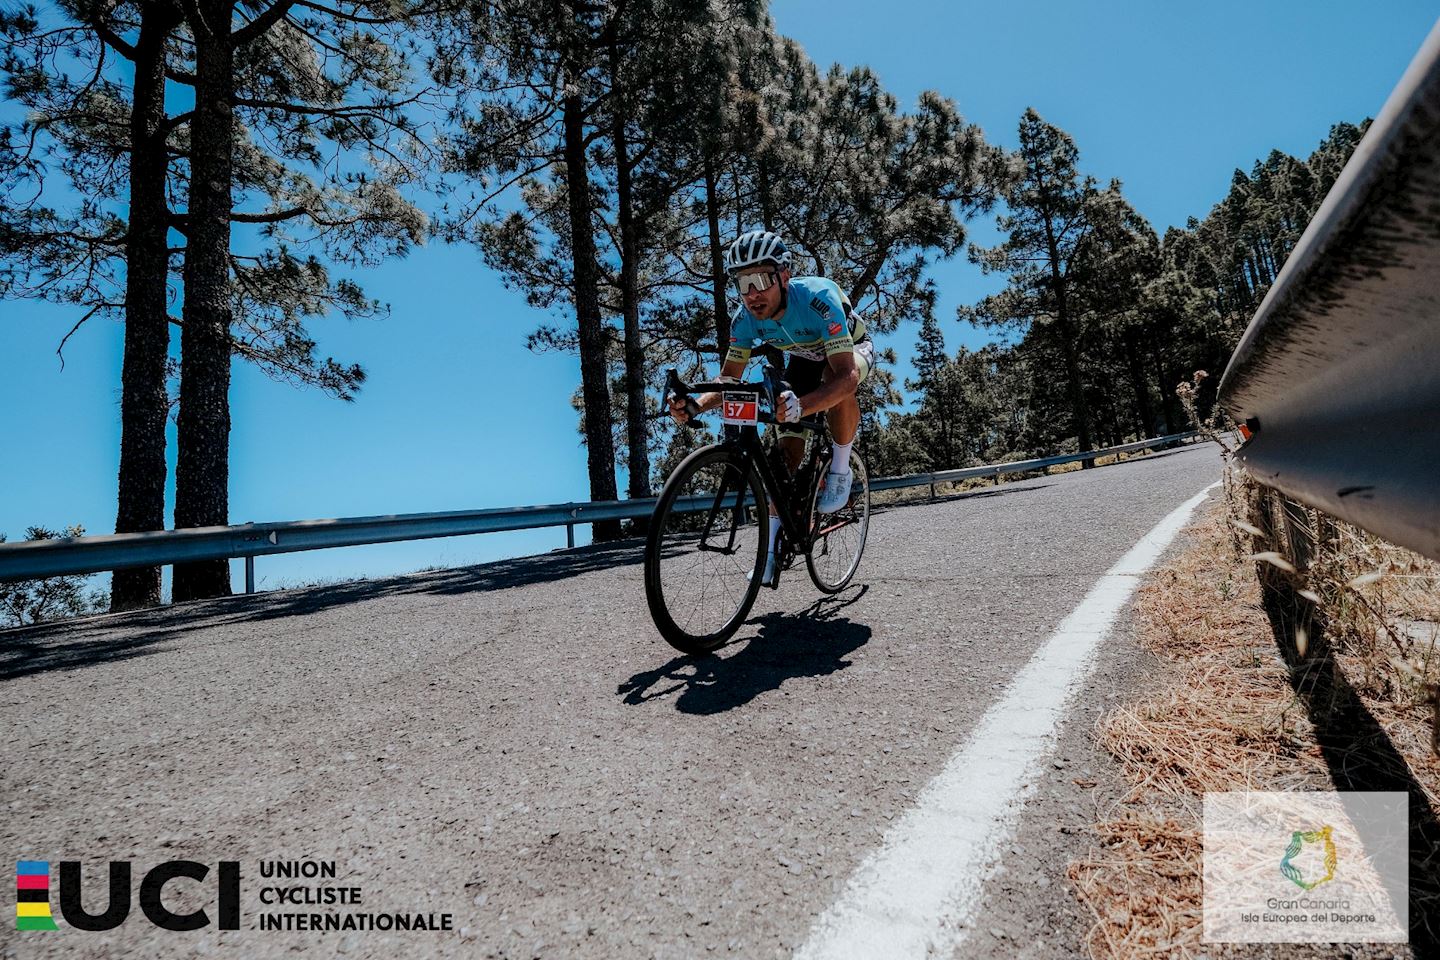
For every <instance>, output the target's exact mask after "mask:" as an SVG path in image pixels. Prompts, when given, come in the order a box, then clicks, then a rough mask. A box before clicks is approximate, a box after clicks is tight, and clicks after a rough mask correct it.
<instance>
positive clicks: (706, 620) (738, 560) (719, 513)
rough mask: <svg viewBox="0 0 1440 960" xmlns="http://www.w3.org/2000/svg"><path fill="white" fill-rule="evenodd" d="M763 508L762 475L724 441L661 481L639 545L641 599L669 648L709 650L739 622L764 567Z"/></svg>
mask: <svg viewBox="0 0 1440 960" xmlns="http://www.w3.org/2000/svg"><path fill="white" fill-rule="evenodd" d="M766 513H767V510H766V500H765V492H764V488H763V487H762V486H761V484H760V478H759V477H758V476H757V475H756V473H755V471H754V469H753V468H750V466H749V464H748V461H747V460H746V458H745V457H744V456H742V455H741V454H740V453H739V451H736V450H733V449H731V448H728V447H724V446H718V445H716V446H709V447H704V448H702V449H700V450H696V451H695V452H694V453H692V454H690V456H688V457H686V458H685V460H684V461H683V462H682V463H681V464H680V466H678V467H676V468H675V472H674V473H672V474H671V475H670V479H669V480H667V481H666V482H665V489H664V490H663V491H662V492H661V494H660V500H659V502H658V503H657V504H656V505H655V513H654V514H653V515H652V518H651V522H650V535H649V538H648V539H647V541H646V544H645V599H646V602H647V603H648V604H649V606H650V616H651V617H652V618H653V619H654V621H655V626H656V627H657V628H658V629H659V630H660V635H661V636H663V637H664V638H665V641H666V642H667V643H669V644H670V645H671V646H672V647H674V648H675V649H677V650H680V651H682V652H684V653H704V652H706V651H708V650H713V649H715V648H716V647H718V646H720V645H721V644H722V643H724V642H725V641H726V640H728V639H730V637H732V636H733V635H734V634H735V631H736V630H738V629H739V628H740V624H742V623H744V622H745V617H746V615H747V614H748V613H749V612H750V608H751V607H752V606H753V605H754V604H755V594H756V593H757V592H758V591H759V589H760V575H761V572H762V571H763V570H764V564H765V547H766V542H765V540H766V535H767V532H768V527H769V524H768V522H767V519H766Z"/></svg>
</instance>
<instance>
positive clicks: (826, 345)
mask: <svg viewBox="0 0 1440 960" xmlns="http://www.w3.org/2000/svg"><path fill="white" fill-rule="evenodd" d="M785 298H786V299H785V313H784V315H783V316H781V317H780V319H778V320H759V319H757V318H756V317H755V315H754V314H752V313H751V312H750V311H749V310H748V309H746V308H745V305H744V304H743V303H742V304H741V305H740V306H739V307H737V308H736V310H735V313H734V314H733V315H732V316H731V317H730V349H729V351H728V352H727V353H726V354H725V360H726V361H727V362H729V361H734V362H736V363H746V362H748V361H749V360H750V351H751V350H754V349H755V348H757V347H759V346H761V345H762V344H769V345H770V346H772V347H777V348H779V349H781V350H788V351H790V352H791V353H793V354H795V355H796V356H797V357H804V358H805V359H807V360H824V359H825V358H826V357H830V356H833V355H835V354H837V353H852V352H854V350H855V342H856V341H857V340H862V339H864V337H865V321H864V320H861V319H860V317H859V315H858V314H855V315H852V314H851V312H850V300H849V298H848V297H846V296H845V293H844V292H843V291H842V290H841V289H840V287H839V286H838V285H837V284H836V283H835V281H834V280H827V279H826V278H825V277H792V278H791V279H790V285H789V287H787V288H786V292H785ZM847 315H849V319H847ZM852 322H853V323H854V324H855V328H854V330H853V331H852V330H851V328H850V324H851V323H852Z"/></svg>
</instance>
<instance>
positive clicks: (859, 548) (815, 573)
mask: <svg viewBox="0 0 1440 960" xmlns="http://www.w3.org/2000/svg"><path fill="white" fill-rule="evenodd" d="M828 468H829V461H828V460H826V461H824V462H822V463H821V464H820V465H819V466H818V467H817V468H816V470H815V481H814V483H813V484H811V487H810V503H809V509H808V510H807V511H806V515H807V517H808V519H809V522H810V529H811V530H812V531H814V530H815V529H816V524H817V523H820V522H825V521H829V522H834V521H833V518H841V522H840V525H839V526H836V527H835V528H834V529H833V531H832V532H831V533H824V534H819V535H813V536H812V539H811V542H810V549H809V550H807V551H806V552H805V566H806V568H807V569H808V570H809V571H810V580H811V582H813V583H814V584H815V587H816V589H818V590H819V591H820V592H821V593H839V592H840V591H841V590H844V589H845V588H846V587H847V586H849V585H850V581H851V580H853V579H854V578H855V572H856V571H857V570H859V569H860V558H861V556H863V555H864V553H865V540H866V537H867V536H868V535H869V533H870V482H869V474H868V473H867V472H866V470H865V461H863V460H861V459H860V454H858V453H856V452H855V451H854V450H851V451H850V472H851V473H852V474H853V475H854V478H855V479H854V480H853V481H852V486H851V493H850V500H849V502H848V503H847V504H846V505H845V506H844V507H842V508H841V509H840V510H839V511H836V512H835V513H833V514H825V515H823V518H822V516H818V515H817V514H816V511H815V505H816V504H817V503H818V502H819V497H820V481H821V479H822V478H823V477H824V476H825V473H826V471H827V469H828ZM847 512H848V514H849V516H848V518H847V517H846V514H847ZM851 527H853V528H855V530H856V531H857V532H856V533H854V534H850V535H849V536H850V537H854V538H856V542H855V545H854V556H852V557H851V558H850V559H849V561H848V562H847V563H846V564H845V566H844V569H843V570H842V571H841V572H839V573H838V574H834V575H832V574H830V573H829V571H828V570H825V571H822V570H821V566H822V564H821V562H820V561H821V559H822V558H823V557H824V556H826V555H828V550H829V549H830V547H831V543H830V537H831V536H834V535H837V534H840V533H843V531H845V530H847V529H850V528H851ZM838 539H839V538H838V537H837V541H838ZM817 551H820V555H819V556H817Z"/></svg>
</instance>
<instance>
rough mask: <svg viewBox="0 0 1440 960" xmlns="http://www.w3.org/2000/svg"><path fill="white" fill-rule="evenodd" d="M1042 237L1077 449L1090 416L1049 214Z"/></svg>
mask: <svg viewBox="0 0 1440 960" xmlns="http://www.w3.org/2000/svg"><path fill="white" fill-rule="evenodd" d="M1045 239H1046V241H1047V242H1048V244H1049V248H1050V249H1049V252H1050V282H1051V283H1052V284H1053V285H1054V287H1053V289H1054V292H1055V326H1056V329H1058V330H1059V332H1060V347H1061V349H1062V350H1063V351H1064V353H1065V387H1066V392H1067V393H1068V394H1069V396H1070V412H1071V415H1072V416H1073V417H1074V418H1075V430H1076V433H1077V439H1078V441H1079V443H1080V452H1082V453H1083V452H1084V451H1086V450H1089V449H1091V447H1090V417H1089V414H1088V412H1087V411H1086V409H1085V388H1084V386H1083V385H1082V383H1081V380H1080V351H1079V344H1078V343H1076V340H1077V339H1078V338H1077V335H1076V332H1075V328H1074V325H1073V324H1072V323H1071V321H1070V310H1069V303H1068V298H1067V297H1066V289H1065V284H1066V281H1065V277H1064V276H1063V275H1062V274H1061V273H1060V245H1059V243H1058V242H1057V241H1056V239H1055V227H1054V224H1053V223H1052V222H1051V220H1050V217H1049V216H1046V217H1045ZM1080 466H1081V468H1082V469H1085V470H1088V469H1090V468H1091V467H1093V466H1095V461H1094V460H1083V461H1081V463H1080Z"/></svg>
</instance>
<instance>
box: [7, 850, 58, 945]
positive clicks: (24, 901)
mask: <svg viewBox="0 0 1440 960" xmlns="http://www.w3.org/2000/svg"><path fill="white" fill-rule="evenodd" d="M15 929H16V930H58V929H60V928H59V927H57V926H55V918H54V917H52V916H50V861H48V860H19V861H17V862H16V864H15Z"/></svg>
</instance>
